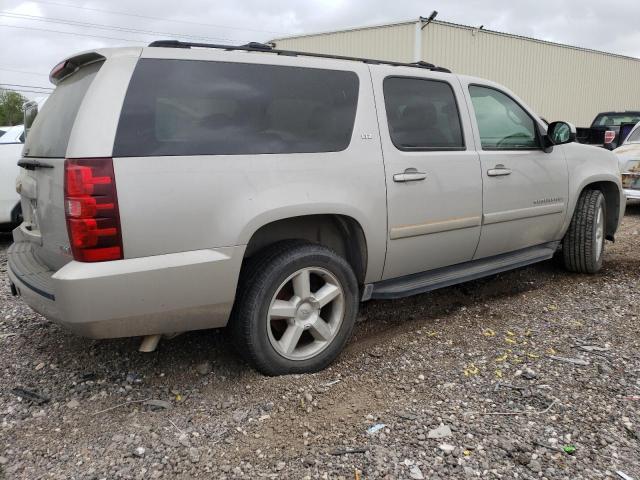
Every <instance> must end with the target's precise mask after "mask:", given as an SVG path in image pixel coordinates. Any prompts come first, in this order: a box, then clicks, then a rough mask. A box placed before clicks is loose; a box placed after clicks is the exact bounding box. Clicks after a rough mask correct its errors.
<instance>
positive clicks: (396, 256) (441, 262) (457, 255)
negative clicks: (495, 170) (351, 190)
mask: <svg viewBox="0 0 640 480" xmlns="http://www.w3.org/2000/svg"><path fill="white" fill-rule="evenodd" d="M371 71H372V76H373V83H374V89H375V95H376V103H377V105H378V116H379V125H380V134H381V137H382V138H381V140H382V147H383V153H384V163H385V170H386V179H387V210H388V247H387V257H386V261H385V267H384V274H383V279H387V278H394V277H400V276H403V275H408V274H411V273H416V272H422V271H426V270H431V269H434V268H438V267H443V266H448V265H454V264H457V263H462V262H465V261H469V260H471V258H472V257H473V253H474V251H475V249H476V246H477V244H478V240H479V236H480V225H481V221H482V184H481V176H480V163H479V159H478V154H477V152H476V151H475V144H474V140H473V136H472V134H471V125H470V120H469V118H470V117H469V112H468V110H467V107H466V102H465V100H464V96H463V94H462V91H461V89H460V84H459V83H458V81H457V79H456V77H454V76H453V75H451V74H446V73H438V72H426V71H423V70H419V69H416V68H400V67H384V66H379V67H372V68H371Z"/></svg>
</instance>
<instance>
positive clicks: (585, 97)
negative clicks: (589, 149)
mask: <svg viewBox="0 0 640 480" xmlns="http://www.w3.org/2000/svg"><path fill="white" fill-rule="evenodd" d="M414 32H415V24H414V23H401V24H394V25H389V26H381V27H372V28H364V29H356V30H349V31H344V32H335V33H324V34H318V35H311V36H303V37H296V38H290V39H283V40H276V44H277V47H278V48H285V49H292V50H301V51H309V52H318V53H330V54H337V55H353V56H361V57H368V58H379V59H382V60H395V61H400V62H410V61H413V55H414V40H415V36H414ZM422 59H423V60H426V61H428V62H432V63H435V64H437V65H441V66H444V67H448V68H450V69H451V70H453V71H454V72H456V73H461V74H466V75H474V76H478V77H483V78H487V79H490V80H493V81H495V82H498V83H501V84H503V85H506V86H507V87H508V88H510V89H511V90H513V91H514V92H515V93H516V94H517V95H519V96H520V97H521V98H523V99H524V100H525V101H526V102H527V103H528V104H529V105H530V106H531V107H532V108H533V109H535V110H536V111H537V112H538V113H539V114H540V115H541V116H543V117H545V118H547V119H548V120H550V121H552V120H567V121H570V122H572V123H575V124H576V125H577V126H588V125H589V124H590V123H591V120H593V118H594V117H595V115H596V114H597V113H598V112H601V111H606V110H633V109H635V110H640V88H639V87H638V86H639V85H640V60H637V59H632V58H628V57H621V56H616V55H610V54H606V53H600V52H595V51H591V50H585V49H580V48H573V47H566V46H561V45H556V44H551V43H547V42H541V41H537V40H533V39H527V38H523V37H517V36H513V35H508V34H501V33H497V32H491V31H487V30H477V29H473V28H471V27H465V26H461V25H455V24H450V23H446V22H437V21H436V22H432V23H431V24H429V25H427V26H426V27H425V28H424V29H423V31H422Z"/></svg>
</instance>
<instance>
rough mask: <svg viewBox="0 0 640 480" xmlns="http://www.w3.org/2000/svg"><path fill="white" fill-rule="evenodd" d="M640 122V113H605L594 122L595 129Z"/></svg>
mask: <svg viewBox="0 0 640 480" xmlns="http://www.w3.org/2000/svg"><path fill="white" fill-rule="evenodd" d="M638 122H640V113H636V112H633V113H631V112H624V113H605V114H601V115H598V116H597V117H596V118H595V120H594V121H593V125H592V126H593V127H615V126H618V125H622V124H623V123H638Z"/></svg>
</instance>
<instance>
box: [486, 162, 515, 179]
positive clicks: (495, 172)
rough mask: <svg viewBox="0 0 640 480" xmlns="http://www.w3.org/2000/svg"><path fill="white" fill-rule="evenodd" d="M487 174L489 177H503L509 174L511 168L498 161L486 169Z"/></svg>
mask: <svg viewBox="0 0 640 480" xmlns="http://www.w3.org/2000/svg"><path fill="white" fill-rule="evenodd" d="M487 175H489V176H490V177H503V176H505V175H511V169H510V168H507V167H505V166H504V165H502V164H501V163H499V164H498V165H496V166H495V167H493V168H490V169H489V170H487Z"/></svg>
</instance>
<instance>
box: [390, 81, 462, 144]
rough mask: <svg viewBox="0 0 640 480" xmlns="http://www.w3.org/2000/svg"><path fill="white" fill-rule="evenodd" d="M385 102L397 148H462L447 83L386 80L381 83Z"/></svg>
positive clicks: (393, 139)
mask: <svg viewBox="0 0 640 480" xmlns="http://www.w3.org/2000/svg"><path fill="white" fill-rule="evenodd" d="M384 102H385V107H386V110H387V121H388V123H389V135H391V140H392V141H393V144H394V145H395V146H396V147H397V148H399V149H401V150H459V149H462V148H464V140H463V138H462V129H461V127H460V115H459V113H458V106H457V104H456V99H455V97H454V95H453V90H452V89H451V86H450V85H449V84H448V83H446V82H439V81H435V80H422V79H417V78H402V77H391V78H387V79H386V80H385V81H384Z"/></svg>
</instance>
